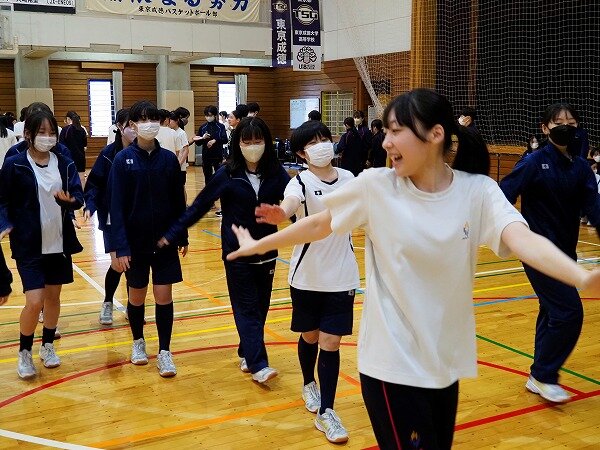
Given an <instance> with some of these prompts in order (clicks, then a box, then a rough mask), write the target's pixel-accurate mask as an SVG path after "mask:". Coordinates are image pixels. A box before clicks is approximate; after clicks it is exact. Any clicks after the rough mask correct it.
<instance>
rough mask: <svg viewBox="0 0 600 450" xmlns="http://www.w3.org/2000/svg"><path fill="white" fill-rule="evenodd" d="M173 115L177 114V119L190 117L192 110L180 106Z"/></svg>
mask: <svg viewBox="0 0 600 450" xmlns="http://www.w3.org/2000/svg"><path fill="white" fill-rule="evenodd" d="M171 116H175V117H176V118H177V120H179V119H185V118H186V117H190V110H189V109H187V108H184V107H183V106H180V107H178V108H177V109H176V110H175V111H173V112H172V113H171Z"/></svg>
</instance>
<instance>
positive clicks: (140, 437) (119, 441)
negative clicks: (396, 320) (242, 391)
mask: <svg viewBox="0 0 600 450" xmlns="http://www.w3.org/2000/svg"><path fill="white" fill-rule="evenodd" d="M360 392H361V390H360V389H357V388H355V389H351V390H348V391H344V392H340V393H338V394H337V395H336V398H342V397H349V396H352V395H356V394H359V393H360ZM303 405H304V401H303V400H295V401H293V402H287V403H280V404H277V405H271V406H265V407H262V408H256V409H251V410H248V411H241V412H239V413H233V414H226V415H224V416H218V417H213V418H210V419H200V420H194V421H192V422H190V423H186V424H183V425H176V426H172V427H167V428H160V429H157V430H152V431H146V432H144V433H139V434H134V435H131V436H126V437H122V438H116V439H111V440H108V441H102V442H96V443H94V444H89V445H90V446H91V447H98V448H110V447H117V446H123V445H125V446H128V444H135V443H138V442H142V441H147V440H149V439H155V438H164V437H166V436H170V435H173V434H177V433H181V432H187V431H193V430H197V429H200V428H204V427H207V426H210V425H216V424H220V423H224V422H228V421H230V420H237V419H243V418H246V417H252V416H258V415H262V414H266V413H271V412H277V411H283V410H286V409H290V408H296V407H300V406H303Z"/></svg>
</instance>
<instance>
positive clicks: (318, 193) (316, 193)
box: [315, 191, 323, 195]
mask: <svg viewBox="0 0 600 450" xmlns="http://www.w3.org/2000/svg"><path fill="white" fill-rule="evenodd" d="M315 195H323V192H322V191H315Z"/></svg>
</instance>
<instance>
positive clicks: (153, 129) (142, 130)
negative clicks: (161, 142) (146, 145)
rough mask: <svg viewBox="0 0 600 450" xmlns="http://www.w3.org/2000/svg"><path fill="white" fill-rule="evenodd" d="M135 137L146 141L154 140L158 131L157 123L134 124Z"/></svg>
mask: <svg viewBox="0 0 600 450" xmlns="http://www.w3.org/2000/svg"><path fill="white" fill-rule="evenodd" d="M136 125H137V135H138V136H139V137H141V138H142V139H146V140H148V141H150V140H152V139H154V138H155V137H156V135H157V134H158V131H159V130H160V123H159V122H136Z"/></svg>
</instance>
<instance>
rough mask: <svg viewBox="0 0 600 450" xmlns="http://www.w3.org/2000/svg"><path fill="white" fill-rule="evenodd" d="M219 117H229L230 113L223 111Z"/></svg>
mask: <svg viewBox="0 0 600 450" xmlns="http://www.w3.org/2000/svg"><path fill="white" fill-rule="evenodd" d="M219 115H220V116H225V117H227V116H228V115H229V113H228V112H227V111H221V112H219Z"/></svg>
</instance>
